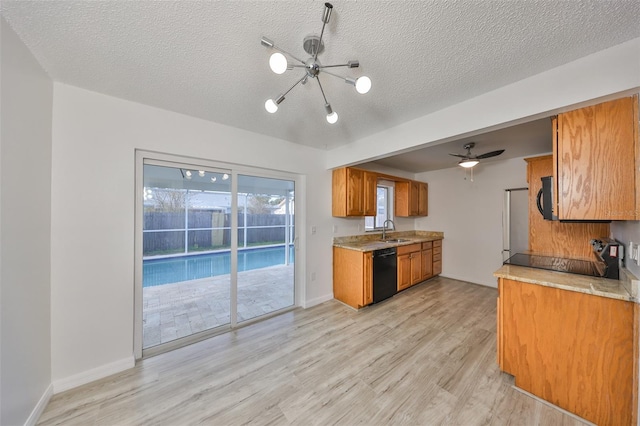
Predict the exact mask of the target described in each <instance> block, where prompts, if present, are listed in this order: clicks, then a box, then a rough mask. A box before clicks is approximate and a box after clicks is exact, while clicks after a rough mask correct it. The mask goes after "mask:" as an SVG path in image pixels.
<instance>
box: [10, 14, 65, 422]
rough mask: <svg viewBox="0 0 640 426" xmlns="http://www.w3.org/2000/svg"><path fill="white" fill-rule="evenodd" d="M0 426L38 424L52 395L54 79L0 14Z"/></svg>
mask: <svg viewBox="0 0 640 426" xmlns="http://www.w3.org/2000/svg"><path fill="white" fill-rule="evenodd" d="M0 27H1V31H2V50H1V52H2V53H1V60H0V63H1V81H0V85H1V86H2V101H1V108H0V110H1V116H0V117H1V118H0V120H1V123H2V127H1V137H0V236H1V239H0V292H1V299H0V336H1V339H0V383H1V385H0V424H3V425H15V424H25V423H35V420H37V417H38V415H39V410H42V409H43V408H44V405H45V404H46V402H47V401H48V398H49V396H50V394H51V391H50V383H51V328H50V308H49V304H50V232H51V209H50V205H51V108H52V102H53V83H52V81H51V79H50V78H49V77H48V76H47V74H46V73H45V72H44V71H43V70H42V68H41V67H40V65H39V64H38V62H37V61H36V60H35V58H34V57H33V56H32V55H31V52H29V50H28V49H27V48H26V46H25V45H24V44H23V43H22V42H21V41H20V39H19V38H18V36H17V35H16V34H15V33H14V32H13V30H12V29H11V28H10V27H9V25H8V24H7V23H6V21H5V20H4V18H0Z"/></svg>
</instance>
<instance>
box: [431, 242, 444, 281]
mask: <svg viewBox="0 0 640 426" xmlns="http://www.w3.org/2000/svg"><path fill="white" fill-rule="evenodd" d="M441 273H442V240H435V241H434V242H433V275H440V274H441Z"/></svg>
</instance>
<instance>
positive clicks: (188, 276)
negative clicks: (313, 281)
mask: <svg viewBox="0 0 640 426" xmlns="http://www.w3.org/2000/svg"><path fill="white" fill-rule="evenodd" d="M284 254H285V246H284V245H282V246H277V247H268V248H254V249H242V250H238V272H241V271H249V270H252V269H260V268H266V267H268V266H275V265H284V260H285V259H284ZM289 261H290V263H293V261H294V249H293V246H290V247H289ZM230 270H231V253H230V252H228V251H224V252H216V253H207V254H197V255H189V256H180V257H170V258H164V259H147V260H144V261H143V262H142V287H153V286H157V285H162V284H170V283H177V282H181V281H190V280H197V279H201V278H208V277H215V276H217V275H226V274H229V273H230Z"/></svg>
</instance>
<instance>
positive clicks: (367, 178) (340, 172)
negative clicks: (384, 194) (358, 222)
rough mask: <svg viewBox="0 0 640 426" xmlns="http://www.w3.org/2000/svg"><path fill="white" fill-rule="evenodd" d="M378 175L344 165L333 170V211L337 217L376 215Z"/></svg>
mask: <svg viewBox="0 0 640 426" xmlns="http://www.w3.org/2000/svg"><path fill="white" fill-rule="evenodd" d="M376 186H377V175H376V174H375V173H373V172H368V171H365V170H360V169H355V168H352V167H343V168H341V169H336V170H334V171H333V181H332V204H331V206H332V207H331V213H332V215H333V216H336V217H348V216H375V214H376V201H377V196H376V192H377V188H376Z"/></svg>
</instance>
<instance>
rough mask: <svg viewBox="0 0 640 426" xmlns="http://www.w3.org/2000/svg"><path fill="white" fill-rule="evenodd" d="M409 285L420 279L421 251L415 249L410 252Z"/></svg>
mask: <svg viewBox="0 0 640 426" xmlns="http://www.w3.org/2000/svg"><path fill="white" fill-rule="evenodd" d="M409 257H410V258H411V285H414V284H417V283H419V282H420V281H422V253H421V252H419V251H417V252H414V253H411V255H410V256H409Z"/></svg>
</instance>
